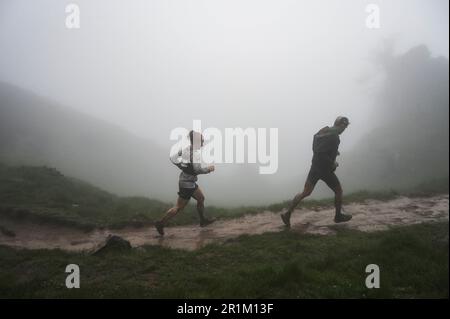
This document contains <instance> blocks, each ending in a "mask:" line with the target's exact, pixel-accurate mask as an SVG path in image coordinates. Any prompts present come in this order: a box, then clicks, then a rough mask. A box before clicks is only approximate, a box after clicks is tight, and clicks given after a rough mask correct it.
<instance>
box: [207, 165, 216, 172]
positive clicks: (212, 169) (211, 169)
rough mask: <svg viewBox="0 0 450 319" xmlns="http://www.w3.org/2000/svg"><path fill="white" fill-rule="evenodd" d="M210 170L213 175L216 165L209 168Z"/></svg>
mask: <svg viewBox="0 0 450 319" xmlns="http://www.w3.org/2000/svg"><path fill="white" fill-rule="evenodd" d="M208 169H209V172H210V173H211V172H214V171H215V169H216V168H215V167H214V165H211V166H210V167H208Z"/></svg>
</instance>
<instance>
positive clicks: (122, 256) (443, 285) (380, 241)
mask: <svg viewBox="0 0 450 319" xmlns="http://www.w3.org/2000/svg"><path fill="white" fill-rule="evenodd" d="M448 227H449V225H448V222H445V223H431V224H421V225H414V226H406V227H400V228H393V229H391V230H389V231H385V232H376V233H370V234H368V233H361V232H358V231H349V230H340V231H338V233H337V235H336V236H317V235H301V234H297V233H294V232H288V231H286V232H280V233H267V234H263V235H257V236H242V237H239V238H237V239H234V240H230V241H228V242H226V243H224V244H211V245H208V246H206V247H204V248H202V249H200V250H197V251H194V252H188V251H181V250H173V249H167V248H162V247H159V246H146V247H143V248H134V249H132V250H131V251H129V252H120V253H114V252H111V253H109V254H106V255H103V256H93V255H88V254H82V253H68V252H63V251H59V250H16V249H12V248H8V247H1V246H0V264H1V267H0V297H1V298H54V297H55V298H105V297H110V298H119V297H123V298H448V286H449V277H448V274H449V272H448V271H449V269H448V257H449V256H448V254H449V245H448ZM71 263H75V264H77V265H79V266H80V271H81V288H80V289H67V288H66V287H65V278H66V275H67V274H66V273H65V272H64V270H65V267H66V265H68V264H71ZM368 264H377V265H378V266H379V267H380V271H381V288H380V289H367V288H366V287H365V278H366V276H367V274H366V273H365V267H366V266H367V265H368Z"/></svg>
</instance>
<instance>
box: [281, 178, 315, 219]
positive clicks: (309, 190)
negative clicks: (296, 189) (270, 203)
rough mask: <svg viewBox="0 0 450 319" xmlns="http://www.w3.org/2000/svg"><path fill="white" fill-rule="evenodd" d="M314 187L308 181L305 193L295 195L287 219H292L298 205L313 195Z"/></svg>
mask: <svg viewBox="0 0 450 319" xmlns="http://www.w3.org/2000/svg"><path fill="white" fill-rule="evenodd" d="M314 186H315V185H313V184H312V183H311V182H309V181H306V183H305V187H304V189H303V192H301V193H298V194H297V195H295V197H294V199H293V200H292V202H291V204H290V205H289V208H288V210H287V212H286V217H287V218H290V217H291V214H292V212H293V211H294V209H295V207H297V205H298V204H300V202H301V201H302V200H303V199H304V198H305V197H308V196H309V195H311V193H312V191H313V190H314Z"/></svg>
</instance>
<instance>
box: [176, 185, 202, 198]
mask: <svg viewBox="0 0 450 319" xmlns="http://www.w3.org/2000/svg"><path fill="white" fill-rule="evenodd" d="M197 188H198V185H197V184H195V187H194V188H184V187H180V188H179V191H178V196H180V197H181V198H183V199H186V200H189V199H191V197H192V195H193V194H194V192H195V191H196V190H197Z"/></svg>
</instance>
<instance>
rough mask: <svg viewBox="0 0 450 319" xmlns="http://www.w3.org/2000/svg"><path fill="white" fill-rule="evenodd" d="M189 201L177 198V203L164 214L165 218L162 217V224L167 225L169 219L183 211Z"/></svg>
mask: <svg viewBox="0 0 450 319" xmlns="http://www.w3.org/2000/svg"><path fill="white" fill-rule="evenodd" d="M188 202H189V200H186V199H184V198H181V197H178V200H177V203H176V204H175V206H174V207H172V208H171V209H169V210H168V211H167V212H166V214H165V215H164V216H163V218H161V220H160V221H159V223H160V224H162V225H165V224H166V223H167V221H168V220H169V219H171V218H172V217H174V216H175V215H176V214H178V213H179V212H181V211H182V210H183V209H184V208H185V207H186V205H187V203H188Z"/></svg>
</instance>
